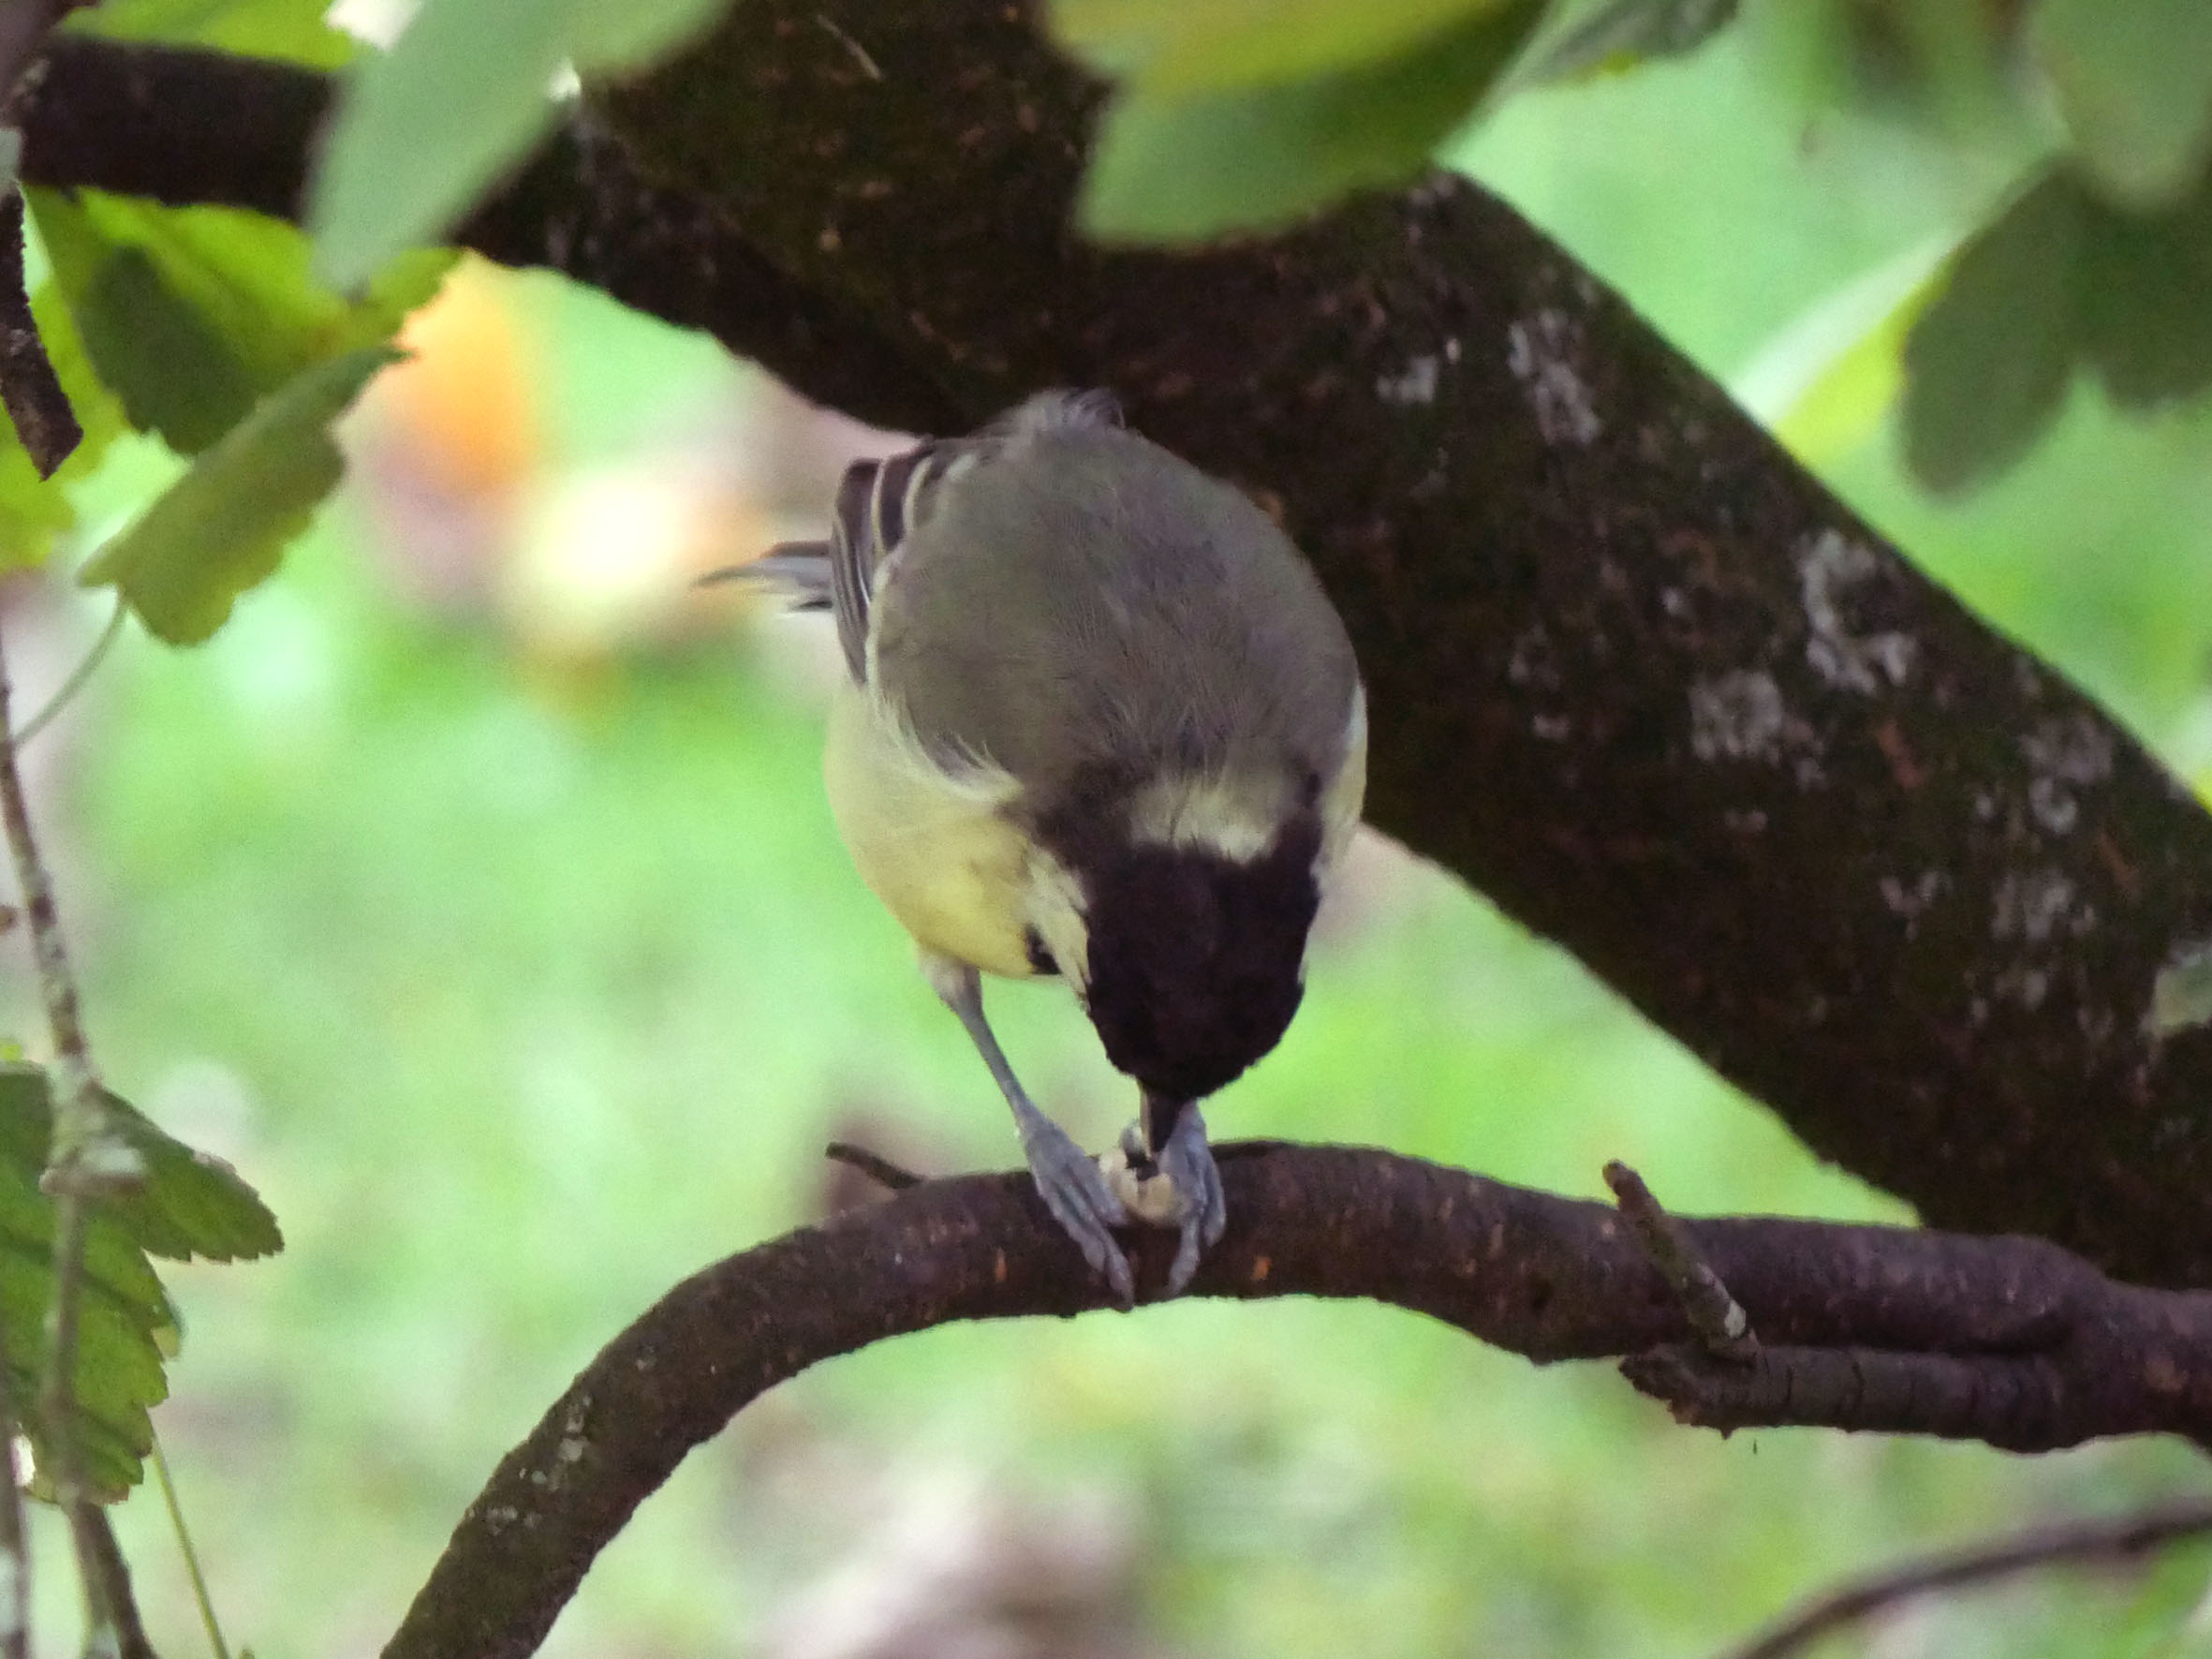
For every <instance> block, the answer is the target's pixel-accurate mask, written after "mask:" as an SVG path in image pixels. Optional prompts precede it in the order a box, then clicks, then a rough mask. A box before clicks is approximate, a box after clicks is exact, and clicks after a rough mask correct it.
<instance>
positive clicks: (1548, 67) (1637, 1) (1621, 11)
mask: <svg viewBox="0 0 2212 1659" xmlns="http://www.w3.org/2000/svg"><path fill="white" fill-rule="evenodd" d="M1740 5H1741V0H1604V4H1602V5H1600V6H1597V7H1593V8H1592V9H1591V10H1590V12H1589V14H1588V15H1587V16H1586V17H1584V18H1582V19H1580V20H1578V21H1577V22H1575V24H1574V26H1573V27H1572V28H1571V29H1569V30H1568V31H1567V33H1566V34H1565V35H1564V36H1562V37H1560V38H1559V40H1558V42H1557V44H1556V45H1554V46H1553V47H1551V48H1550V49H1549V50H1548V51H1546V52H1543V53H1542V54H1541V55H1542V61H1541V64H1539V65H1538V67H1536V69H1535V70H1534V71H1533V72H1532V73H1531V74H1530V76H1529V80H1530V81H1537V82H1541V81H1577V80H1581V79H1583V78H1585V77H1586V76H1591V75H1604V74H1615V73H1617V72H1619V71H1620V70H1623V69H1629V68H1633V67H1635V66H1636V65H1638V64H1641V63H1644V62H1646V61H1648V60H1649V59H1652V58H1666V57H1681V56H1683V55H1685V54H1687V53H1688V52H1695V51H1696V50H1697V49H1698V48H1699V47H1701V46H1703V44H1704V43H1705V42H1706V41H1708V40H1710V39H1711V38H1712V37H1714V36H1715V35H1718V33H1719V32H1720V31H1721V30H1722V29H1724V28H1726V27H1727V26H1728V25H1729V24H1730V23H1732V22H1734V21H1735V16H1736V12H1737V10H1738V9H1739V7H1740Z"/></svg>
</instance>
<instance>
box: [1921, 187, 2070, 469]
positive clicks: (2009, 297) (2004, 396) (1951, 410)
mask: <svg viewBox="0 0 2212 1659" xmlns="http://www.w3.org/2000/svg"><path fill="white" fill-rule="evenodd" d="M2090 234H2091V209H2090V207H2089V204H2088V203H2087V200H2086V199H2085V198H2084V196H2083V194H2082V191H2081V189H2080V186H2079V185H2076V184H2074V183H2073V181H2072V179H2070V178H2069V177H2067V176H2066V175H2065V174H2063V173H2058V172H2053V173H2050V174H2047V175H2045V176H2044V178H2043V179H2042V180H2041V181H2040V182H2039V183H2038V184H2036V185H2034V186H2033V187H2032V188H2031V189H2029V190H2028V193H2027V194H2026V195H2024V196H2022V197H2020V198H2019V199H2018V200H2016V201H2014V202H2013V204H2012V206H2011V207H2009V208H2007V209H2006V210H2005V212H2004V213H2003V214H2001V215H1999V216H1998V219H1997V221H1996V223H1994V224H1992V225H1989V226H1987V227H1986V228H1984V229H1983V230H1981V231H1980V232H1979V233H1978V234H1976V235H1975V236H1974V237H1973V238H1972V239H1971V240H1970V241H1969V242H1968V243H1967V244H1966V246H1965V247H1963V248H1962V249H1960V250H1959V254H1958V257H1957V259H1955V260H1954V261H1953V264H1952V267H1951V274H1950V277H1949V280H1948V281H1947V282H1946V283H1945V285H1944V287H1943V289H1942V290H1941V292H1939V294H1938V295H1937V297H1936V298H1935V300H1934V301H1933V302H1932V303H1931V304H1929V306H1928V308H1927V309H1926V310H1925V311H1924V312H1923V313H1922V315H1921V318H1920V320H1919V322H1917V323H1916V324H1915V325H1914V326H1913V329H1912V333H1910V336H1908V338H1907V340H1906V342H1905V411H1904V412H1905V455H1906V459H1907V461H1908V462H1909V463H1910V466H1911V467H1912V470H1913V473H1914V474H1915V475H1916V476H1917V477H1918V478H1919V479H1920V481H1922V482H1923V483H1924V484H1925V485H1926V486H1927V487H1928V488H1930V489H1932V490H1955V489H1959V488H1962V487H1964V486H1965V485H1967V484H1969V483H1974V482H1977V481H1981V480H1983V479H1985V478H1987V477H1989V476H1990V475H1991V474H1993V473H1996V472H1998V471H2000V470H2001V469H2003V468H2004V467H2008V466H2010V465H2011V464H2012V463H2013V461H2015V460H2017V459H2018V458H2019V457H2020V456H2021V455H2023V454H2025V453H2026V452H2027V451H2028V446H2029V445H2030V444H2032V443H2033V442H2034V441H2035V439H2036V437H2038V436H2039V435H2040V434H2041V433H2042V429H2043V427H2044V426H2045V425H2047V424H2048V423H2049V422H2050V420H2051V418H2052V416H2054V415H2056V414H2057V412H2058V407H2059V406H2060V404H2061V403H2063V402H2064V401H2065V396H2066V388H2067V384H2068V381H2069V380H2070V379H2071V378H2072V371H2073V362H2074V352H2075V349H2076V347H2077V345H2078V343H2079V328H2078V323H2077V318H2076V315H2075V311H2076V304H2075V302H2076V294H2077V291H2078V285H2079V281H2080V273H2081V269H2082V260H2083V257H2084V251H2085V249H2086V247H2087V243H2088V240H2089V237H2090Z"/></svg>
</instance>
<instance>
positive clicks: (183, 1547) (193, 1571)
mask: <svg viewBox="0 0 2212 1659" xmlns="http://www.w3.org/2000/svg"><path fill="white" fill-rule="evenodd" d="M154 1478H155V1481H156V1482H158V1483H159V1485H160V1487H161V1501H162V1503H164V1504H166V1505H167V1506H168V1508H169V1524H170V1527H171V1528H172V1529H173V1530H174V1531H175V1533H176V1534H177V1548H178V1549H179V1551H181V1552H182V1553H183V1555H184V1571H185V1572H186V1573H187V1574H189V1575H190V1576H191V1578H192V1599H193V1601H195V1602H196V1603H198V1604H199V1622H200V1623H201V1624H202V1625H203V1626H204V1627H205V1628H206V1630H207V1643H208V1646H209V1647H211V1648H213V1649H214V1652H215V1659H230V1648H229V1644H228V1643H226V1642H225V1641H224V1640H223V1626H222V1623H221V1622H220V1621H219V1620H217V1619H216V1617H215V1601H214V1596H212V1595H210V1594H209V1593H208V1588H207V1575H206V1574H204V1573H202V1572H201V1571H200V1570H199V1550H197V1549H195V1548H192V1532H191V1529H190V1528H188V1527H187V1526H185V1524H184V1505H183V1504H182V1503H178V1502H177V1486H176V1482H175V1481H174V1480H172V1479H171V1478H170V1473H169V1458H168V1457H167V1456H166V1455H165V1454H164V1453H163V1451H162V1449H161V1436H160V1435H159V1434H158V1433H157V1434H155V1436H154Z"/></svg>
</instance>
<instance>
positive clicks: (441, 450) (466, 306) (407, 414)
mask: <svg viewBox="0 0 2212 1659" xmlns="http://www.w3.org/2000/svg"><path fill="white" fill-rule="evenodd" d="M506 288H507V285H506V284H503V283H502V282H500V281H499V279H498V278H497V276H496V275H495V274H492V273H490V272H487V271H486V270H485V269H484V268H483V267H482V266H481V265H479V264H477V263H475V262H474V261H470V260H464V261H463V262H462V263H461V264H459V265H457V266H455V267H454V269H453V272H452V274H451V275H450V276H448V277H447V278H446V285H445V287H444V288H443V289H440V290H439V292H438V295H437V298H435V300H433V301H431V303H430V304H427V305H425V306H423V307H422V308H421V309H420V310H419V311H417V312H416V313H415V314H414V315H413V316H412V317H410V318H407V323H406V328H405V329H403V330H402V331H401V332H400V337H399V338H400V344H401V345H402V346H403V347H405V348H406V349H407V350H408V351H409V352H411V353H413V355H412V356H411V357H410V358H409V359H408V360H407V361H406V362H405V363H395V364H394V365H393V366H392V367H391V368H390V369H388V370H386V371H385V373H384V375H383V377H382V378H380V379H379V380H378V381H377V386H376V390H377V395H378V401H379V402H380V404H381V405H382V413H383V416H384V419H385V420H387V421H388V422H391V425H392V426H393V427H394V428H396V429H397V430H396V431H395V432H394V433H393V434H392V436H393V437H394V438H395V439H397V440H398V441H400V442H401V443H403V444H404V445H405V447H406V451H407V452H408V459H409V461H410V462H411V463H412V465H413V466H414V467H416V468H418V469H419V470H420V476H421V481H422V482H423V483H425V484H427V485H429V486H431V487H433V488H435V489H438V490H441V491H444V492H449V493H450V494H453V495H457V496H506V495H511V494H512V493H513V492H514V491H515V490H516V489H518V488H519V487H520V486H521V485H522V484H523V483H524V481H526V480H527V479H528V478H529V477H530V475H531V473H532V472H533V471H534V470H535V468H536V467H537V466H538V460H539V456H540V451H541V444H542V435H541V433H540V432H539V429H538V399H539V397H540V396H542V395H543V388H542V387H541V386H540V385H539V384H538V376H537V374H536V373H535V364H534V363H532V362H531V353H530V351H529V349H528V347H527V344H526V343H525V341H524V337H523V331H522V329H521V328H520V327H519V326H518V325H517V323H516V321H515V318H514V314H513V311H512V309H511V308H510V306H509V301H508V295H507V292H506Z"/></svg>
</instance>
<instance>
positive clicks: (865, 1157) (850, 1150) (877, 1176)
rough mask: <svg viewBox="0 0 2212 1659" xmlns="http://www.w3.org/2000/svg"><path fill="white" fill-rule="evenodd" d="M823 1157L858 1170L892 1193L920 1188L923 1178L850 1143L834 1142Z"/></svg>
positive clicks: (878, 1153)
mask: <svg viewBox="0 0 2212 1659" xmlns="http://www.w3.org/2000/svg"><path fill="white" fill-rule="evenodd" d="M822 1156H823V1157H824V1158H827V1159H829V1160H830V1162H831V1163H842V1164H844V1165H845V1166H846V1167H847V1168H848V1169H857V1170H859V1171H860V1172H861V1174H863V1175H864V1176H866V1177H867V1178H869V1179H870V1180H872V1181H874V1182H875V1183H876V1184H877V1186H879V1187H882V1188H884V1189H885V1190H887V1191H889V1192H905V1191H906V1190H907V1188H908V1187H919V1186H920V1185H921V1184H922V1178H921V1177H920V1176H918V1175H916V1174H915V1173H914V1172H913V1171H912V1170H910V1169H901V1168H900V1167H899V1166H898V1165H897V1164H895V1163H892V1161H891V1160H890V1159H888V1158H886V1157H884V1156H883V1155H882V1154H881V1153H880V1152H871V1151H869V1150H868V1148H865V1147H856V1146H854V1145H853V1144H852V1143H851V1142H850V1141H832V1142H831V1143H830V1144H829V1145H828V1146H826V1147H824V1148H822Z"/></svg>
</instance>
